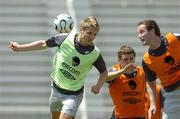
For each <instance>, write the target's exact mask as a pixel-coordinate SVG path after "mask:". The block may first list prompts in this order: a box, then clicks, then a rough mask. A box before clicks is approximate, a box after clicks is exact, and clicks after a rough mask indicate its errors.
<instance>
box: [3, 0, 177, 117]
mask: <svg viewBox="0 0 180 119" xmlns="http://www.w3.org/2000/svg"><path fill="white" fill-rule="evenodd" d="M178 11H180V0H0V119H50V112H49V107H48V99H49V94H50V81H51V78H50V76H49V74H50V72H51V69H52V67H51V65H52V58H53V54H54V50H53V49H52V50H45V51H36V52H24V53H22V52H19V53H14V52H12V51H11V50H10V49H8V45H9V41H17V42H19V43H29V42H32V41H35V40H40V39H48V38H49V37H51V36H53V35H56V34H57V33H56V31H55V30H54V28H53V20H54V18H55V17H56V16H57V15H58V14H60V13H67V14H71V15H72V17H74V19H75V21H76V23H77V27H78V26H79V22H80V20H82V19H84V18H85V17H88V16H90V15H93V16H95V17H97V19H98V21H99V23H100V26H101V30H100V33H99V34H98V36H97V39H96V44H97V46H98V47H99V48H100V49H101V52H102V55H103V57H104V59H105V61H106V64H107V68H110V67H111V65H113V64H114V63H116V62H117V58H116V52H117V49H118V48H119V47H120V46H122V45H124V44H126V45H129V46H131V47H133V48H134V49H135V50H136V53H137V57H136V62H137V63H138V64H139V65H141V60H142V56H143V53H144V52H145V50H146V48H147V47H144V46H141V42H140V41H139V39H138V38H137V33H136V25H137V23H138V21H140V20H142V19H154V20H156V21H157V22H158V23H159V25H160V28H161V32H162V34H165V33H167V32H169V31H171V32H178V33H180V22H179V21H180V12H178ZM97 78H98V73H97V71H96V69H95V68H93V70H92V71H91V73H90V74H89V75H88V77H87V80H86V83H85V98H84V101H83V103H82V104H81V107H80V109H79V111H78V114H77V117H76V119H109V118H110V117H111V113H112V111H113V106H112V101H111V99H110V97H109V94H108V86H107V85H106V84H105V85H104V87H103V89H102V90H101V93H100V94H99V95H93V94H92V93H91V92H90V90H91V86H92V85H93V84H94V83H96V81H97Z"/></svg>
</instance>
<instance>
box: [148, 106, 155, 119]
mask: <svg viewBox="0 0 180 119" xmlns="http://www.w3.org/2000/svg"><path fill="white" fill-rule="evenodd" d="M155 113H156V106H155V105H150V107H149V110H148V116H149V119H151V118H152V116H153V115H154V114H155Z"/></svg>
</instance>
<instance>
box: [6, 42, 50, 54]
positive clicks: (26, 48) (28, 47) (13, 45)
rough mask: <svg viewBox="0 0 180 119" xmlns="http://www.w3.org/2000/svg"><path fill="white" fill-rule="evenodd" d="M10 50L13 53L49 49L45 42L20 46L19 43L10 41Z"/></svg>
mask: <svg viewBox="0 0 180 119" xmlns="http://www.w3.org/2000/svg"><path fill="white" fill-rule="evenodd" d="M9 48H11V49H12V50H13V51H16V52H21V51H33V50H43V49H46V48H48V47H47V45H46V41H45V40H38V41H34V42H32V43H28V44H18V43H17V42H14V41H10V44H9Z"/></svg>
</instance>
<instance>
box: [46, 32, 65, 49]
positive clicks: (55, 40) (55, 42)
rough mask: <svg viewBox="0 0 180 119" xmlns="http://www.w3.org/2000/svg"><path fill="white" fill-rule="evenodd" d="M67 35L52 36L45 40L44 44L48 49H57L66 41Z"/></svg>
mask: <svg viewBox="0 0 180 119" xmlns="http://www.w3.org/2000/svg"><path fill="white" fill-rule="evenodd" d="M67 35H68V34H60V35H57V36H53V37H51V38H49V39H48V40H46V44H47V46H48V47H57V46H60V45H61V44H62V42H63V41H64V40H65V39H66V37H67Z"/></svg>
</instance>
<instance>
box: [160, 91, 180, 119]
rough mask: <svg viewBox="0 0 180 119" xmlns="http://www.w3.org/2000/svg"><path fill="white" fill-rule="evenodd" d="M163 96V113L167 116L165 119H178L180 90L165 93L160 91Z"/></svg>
mask: <svg viewBox="0 0 180 119" xmlns="http://www.w3.org/2000/svg"><path fill="white" fill-rule="evenodd" d="M162 91H163V94H164V96H165V104H164V111H165V113H166V114H167V119H179V118H180V117H179V113H180V88H178V89H176V90H174V91H172V92H166V91H165V90H162Z"/></svg>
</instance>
